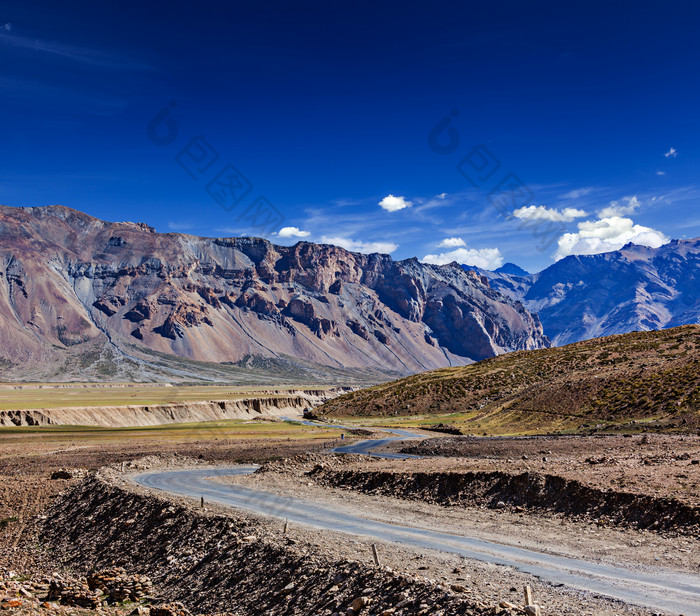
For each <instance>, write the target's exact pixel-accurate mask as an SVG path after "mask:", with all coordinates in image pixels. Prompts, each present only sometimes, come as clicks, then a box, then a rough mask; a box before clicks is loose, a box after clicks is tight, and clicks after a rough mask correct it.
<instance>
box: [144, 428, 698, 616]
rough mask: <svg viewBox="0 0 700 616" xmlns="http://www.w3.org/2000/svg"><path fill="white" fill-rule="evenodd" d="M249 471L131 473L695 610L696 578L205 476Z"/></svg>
mask: <svg viewBox="0 0 700 616" xmlns="http://www.w3.org/2000/svg"><path fill="white" fill-rule="evenodd" d="M311 425H317V424H311ZM336 427H337V426H336ZM397 432H398V431H397ZM401 432H402V433H401V434H400V435H399V436H397V437H393V438H406V437H411V436H417V435H414V434H411V433H410V432H406V431H401ZM387 440H391V439H379V440H375V441H362V442H360V443H355V444H353V445H349V446H347V447H342V448H338V450H341V451H346V452H349V453H366V452H367V451H369V450H371V449H372V448H373V447H376V446H379V445H380V444H381V443H384V442H386V441H387ZM373 455H377V454H373ZM256 468H257V467H255V466H237V467H233V468H221V469H208V470H201V469H197V470H189V471H170V472H158V473H147V474H143V475H139V476H137V477H136V478H135V481H136V483H138V484H140V485H142V486H145V487H149V488H154V489H157V490H163V491H165V492H169V493H171V494H177V495H179V496H187V497H192V498H196V499H199V498H200V497H202V496H203V497H204V499H205V500H207V501H209V502H216V503H219V504H222V505H227V506H230V507H236V508H240V509H245V510H248V511H252V512H255V513H259V514H264V515H270V516H274V517H277V518H282V519H287V520H289V521H290V522H295V523H298V524H306V525H309V526H312V527H315V528H320V529H324V530H333V531H339V532H344V533H350V534H353V535H360V536H363V537H370V538H373V539H377V540H380V541H388V542H392V543H399V544H402V545H407V546H412V547H415V548H419V549H433V550H441V551H444V552H451V553H454V554H459V555H461V556H464V557H466V558H471V559H475V560H479V561H483V562H488V563H493V564H496V565H504V566H512V567H515V568H516V569H518V570H520V571H522V572H524V573H529V574H532V575H535V576H537V577H539V578H541V579H543V580H545V581H548V582H550V583H552V584H563V585H565V586H568V587H572V588H578V589H580V590H587V591H591V592H593V593H596V594H600V595H606V596H608V597H612V598H615V599H619V600H621V601H624V602H626V603H631V604H636V605H641V606H644V607H647V608H650V609H653V610H660V611H668V612H670V613H675V614H684V615H685V616H691V615H693V614H695V615H700V576H693V575H688V574H683V573H677V572H674V571H671V570H667V569H661V568H658V569H654V570H649V569H645V570H640V571H633V570H631V569H626V568H623V567H614V566H611V565H604V564H598V563H590V562H587V561H585V560H579V559H575V558H568V557H563V556H556V555H552V554H545V553H541V552H536V551H534V550H527V549H523V548H518V547H514V546H509V545H502V544H498V543H492V542H489V541H483V540H480V539H474V538H471V537H464V536H460V535H452V534H449V533H440V532H435V531H430V530H424V529H420V528H410V527H406V526H401V525H398V524H387V523H384V522H377V521H374V520H368V519H366V518H363V517H361V516H360V515H354V514H351V513H348V512H346V511H343V510H342V509H340V508H338V507H333V506H330V505H324V504H319V503H314V502H311V501H307V500H304V499H301V498H292V497H282V496H278V495H275V494H271V493H269V492H264V491H261V490H251V489H249V488H245V487H242V486H237V485H230V484H223V483H218V482H215V481H210V480H209V478H210V477H220V476H224V475H242V474H249V473H252V472H254V471H255V470H256Z"/></svg>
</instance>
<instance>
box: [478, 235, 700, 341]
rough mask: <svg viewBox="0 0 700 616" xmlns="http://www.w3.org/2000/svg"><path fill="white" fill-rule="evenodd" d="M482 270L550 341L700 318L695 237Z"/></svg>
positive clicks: (699, 250) (699, 252)
mask: <svg viewBox="0 0 700 616" xmlns="http://www.w3.org/2000/svg"><path fill="white" fill-rule="evenodd" d="M504 267H505V266H504ZM480 273H481V274H482V275H484V276H486V277H488V278H489V279H490V282H491V285H492V286H493V288H495V289H498V290H499V291H501V292H502V293H504V294H506V295H509V296H510V297H512V298H513V299H516V300H518V301H522V303H523V304H524V305H525V307H526V308H527V309H528V310H530V311H532V312H536V313H537V314H538V315H539V317H540V319H541V320H542V325H543V327H544V332H545V334H546V335H547V336H549V337H550V338H551V340H552V342H553V343H554V344H555V345H562V344H569V343H571V342H577V341H579V340H587V339H589V338H596V337H600V336H608V335H611V334H623V333H627V332H631V331H639V330H653V329H662V328H666V327H675V326H678V325H686V324H690V323H700V238H695V239H691V240H673V241H672V242H670V243H668V244H665V245H664V246H661V247H660V248H648V247H646V246H636V245H634V244H628V245H627V246H625V247H623V248H622V249H621V250H617V251H614V252H608V253H605V254H598V255H576V256H569V257H566V258H565V259H562V260H561V261H557V262H556V263H555V264H553V265H551V266H550V267H548V268H547V269H545V270H543V271H542V272H540V273H538V274H532V275H527V272H524V271H517V270H516V269H513V268H512V267H509V268H505V269H504V268H501V269H500V270H499V271H497V272H480Z"/></svg>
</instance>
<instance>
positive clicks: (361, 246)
mask: <svg viewBox="0 0 700 616" xmlns="http://www.w3.org/2000/svg"><path fill="white" fill-rule="evenodd" d="M321 242H322V243H323V244H333V245H335V246H340V247H341V248H345V250H350V251H352V252H361V253H364V254H370V253H373V252H380V253H382V254H391V253H392V252H394V251H395V250H396V249H397V248H398V247H399V245H398V244H394V243H392V242H363V241H361V240H353V239H351V238H348V237H338V236H328V235H324V236H323V237H322V238H321Z"/></svg>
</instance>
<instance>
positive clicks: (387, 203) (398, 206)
mask: <svg viewBox="0 0 700 616" xmlns="http://www.w3.org/2000/svg"><path fill="white" fill-rule="evenodd" d="M379 205H380V206H381V207H382V208H383V209H385V210H386V211H387V212H398V211H399V210H403V209H404V208H406V207H411V205H412V204H411V202H410V201H407V200H406V198H405V197H394V195H387V196H386V197H384V198H383V199H382V200H381V201H380V202H379Z"/></svg>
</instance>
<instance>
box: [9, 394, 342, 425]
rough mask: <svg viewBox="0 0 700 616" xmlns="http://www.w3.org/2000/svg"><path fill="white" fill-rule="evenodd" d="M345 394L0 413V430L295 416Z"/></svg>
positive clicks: (276, 395)
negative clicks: (29, 427) (27, 427)
mask: <svg viewBox="0 0 700 616" xmlns="http://www.w3.org/2000/svg"><path fill="white" fill-rule="evenodd" d="M346 391H348V389H347V388H334V389H326V390H324V389H318V390H316V389H309V390H292V391H274V392H270V393H269V395H266V396H257V397H251V398H241V399H239V400H211V401H207V402H181V403H177V404H149V405H128V406H94V407H90V406H84V407H66V408H50V409H18V410H4V411H0V426H47V425H80V426H102V427H112V428H119V427H127V426H154V425H161V424H170V423H195V422H202V421H219V420H222V419H252V418H254V417H260V416H268V417H275V416H281V415H286V414H296V415H298V414H300V413H302V412H303V411H304V410H306V409H308V408H311V407H314V406H317V405H319V404H322V403H323V402H324V401H326V400H330V399H331V398H334V397H336V396H338V395H340V394H342V393H344V392H346Z"/></svg>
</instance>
